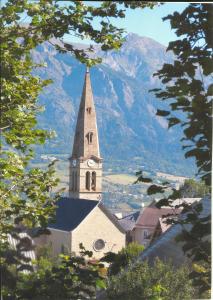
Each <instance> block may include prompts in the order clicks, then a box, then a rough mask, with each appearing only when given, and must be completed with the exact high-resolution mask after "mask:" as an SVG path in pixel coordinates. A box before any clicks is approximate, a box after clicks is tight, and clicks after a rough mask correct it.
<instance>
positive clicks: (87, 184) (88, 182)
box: [85, 171, 90, 191]
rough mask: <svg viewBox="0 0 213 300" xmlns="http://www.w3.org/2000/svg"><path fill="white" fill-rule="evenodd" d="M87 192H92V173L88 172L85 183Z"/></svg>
mask: <svg viewBox="0 0 213 300" xmlns="http://www.w3.org/2000/svg"><path fill="white" fill-rule="evenodd" d="M85 187H86V190H88V191H90V172H89V171H87V172H86V181H85Z"/></svg>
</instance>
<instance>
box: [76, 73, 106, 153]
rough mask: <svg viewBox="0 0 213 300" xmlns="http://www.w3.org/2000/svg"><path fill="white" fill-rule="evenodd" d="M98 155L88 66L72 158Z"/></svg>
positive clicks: (94, 113)
mask: <svg viewBox="0 0 213 300" xmlns="http://www.w3.org/2000/svg"><path fill="white" fill-rule="evenodd" d="M91 156H95V157H98V158H99V157H100V150H99V140H98V130H97V122H96V112H95V105H94V101H93V94H92V87H91V81H90V72H89V68H88V67H87V69H86V74H85V81H84V88H83V93H82V96H81V103H80V107H79V112H78V119H77V124H76V130H75V138H74V144H73V151H72V158H79V157H83V158H89V157H91Z"/></svg>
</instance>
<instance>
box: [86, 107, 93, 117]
mask: <svg viewBox="0 0 213 300" xmlns="http://www.w3.org/2000/svg"><path fill="white" fill-rule="evenodd" d="M91 111H92V108H91V107H87V113H88V114H89V115H90V114H91Z"/></svg>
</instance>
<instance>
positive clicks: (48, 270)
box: [14, 245, 105, 300]
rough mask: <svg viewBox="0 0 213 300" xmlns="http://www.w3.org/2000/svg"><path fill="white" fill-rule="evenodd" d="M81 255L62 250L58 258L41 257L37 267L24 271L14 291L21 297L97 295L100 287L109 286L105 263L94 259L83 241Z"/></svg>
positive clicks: (25, 299)
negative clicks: (55, 259) (92, 259)
mask: <svg viewBox="0 0 213 300" xmlns="http://www.w3.org/2000/svg"><path fill="white" fill-rule="evenodd" d="M80 248H81V253H80V255H79V256H75V255H72V254H68V255H64V254H61V255H60V257H59V258H58V260H57V261H54V260H52V261H51V260H50V258H49V256H48V257H43V256H41V257H39V259H38V261H36V262H35V263H34V267H35V271H34V272H32V273H28V274H24V273H23V274H21V276H20V278H19V281H18V283H17V288H16V291H14V294H15V299H20V300H29V299H32V300H48V299H51V300H52V299H53V300H58V299H60V300H68V299H72V300H75V299H76V300H77V299H79V300H83V299H96V288H105V282H104V278H103V277H102V276H101V273H100V271H101V268H102V267H103V265H102V264H101V263H98V262H97V263H94V262H93V263H91V262H90V261H89V260H90V258H91V257H92V256H93V253H92V252H91V251H86V250H85V249H84V247H83V245H80Z"/></svg>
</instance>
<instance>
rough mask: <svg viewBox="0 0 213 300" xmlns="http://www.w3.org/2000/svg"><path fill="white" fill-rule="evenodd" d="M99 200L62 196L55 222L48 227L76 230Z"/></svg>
mask: <svg viewBox="0 0 213 300" xmlns="http://www.w3.org/2000/svg"><path fill="white" fill-rule="evenodd" d="M98 203H99V201H95V200H86V199H74V198H61V199H60V200H59V201H58V203H57V206H58V208H57V209H56V217H55V222H54V223H52V224H50V225H49V226H48V227H49V228H53V229H58V230H62V231H72V230H74V229H75V228H76V227H77V226H78V225H79V224H80V223H81V222H82V221H83V220H84V219H85V218H86V216H87V215H88V214H89V213H90V212H91V211H92V210H93V209H94V208H95V207H96V205H97V204H98Z"/></svg>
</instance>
